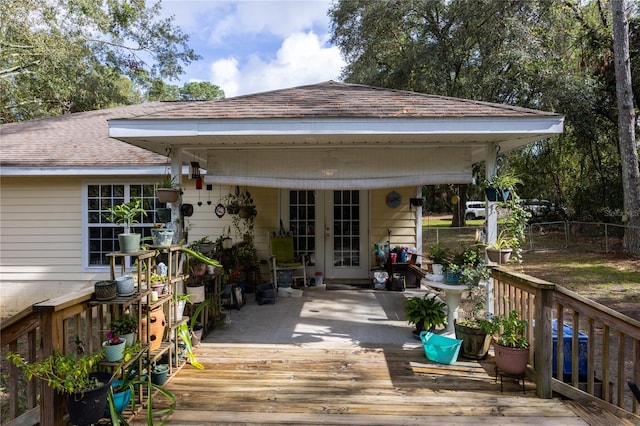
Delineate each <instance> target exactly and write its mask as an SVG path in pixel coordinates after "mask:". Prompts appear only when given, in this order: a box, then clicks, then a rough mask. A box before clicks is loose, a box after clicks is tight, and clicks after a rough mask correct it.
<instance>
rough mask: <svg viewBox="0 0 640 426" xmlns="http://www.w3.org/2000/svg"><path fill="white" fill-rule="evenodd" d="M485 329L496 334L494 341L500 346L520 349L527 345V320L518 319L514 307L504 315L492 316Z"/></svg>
mask: <svg viewBox="0 0 640 426" xmlns="http://www.w3.org/2000/svg"><path fill="white" fill-rule="evenodd" d="M485 331H487V333H488V334H492V335H496V334H498V336H497V339H496V341H497V342H498V344H499V345H500V346H507V347H510V348H522V349H525V348H528V347H529V340H528V339H527V337H526V334H527V321H526V320H523V319H520V316H519V315H518V311H516V310H515V309H514V310H512V311H511V312H509V314H507V315H505V316H498V315H496V316H494V317H493V318H492V319H491V322H490V323H489V324H487V325H486V327H485Z"/></svg>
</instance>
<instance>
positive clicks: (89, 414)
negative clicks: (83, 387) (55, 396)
mask: <svg viewBox="0 0 640 426" xmlns="http://www.w3.org/2000/svg"><path fill="white" fill-rule="evenodd" d="M90 377H95V378H97V379H98V380H99V381H100V382H102V383H103V384H102V386H99V387H97V388H95V389H91V390H88V391H85V392H78V393H71V394H68V395H67V410H68V411H69V420H70V421H71V423H72V424H74V425H76V426H84V425H91V424H94V423H97V422H98V420H100V419H101V418H102V415H103V414H104V410H105V407H106V406H107V395H108V392H109V386H111V374H109V373H92V374H90Z"/></svg>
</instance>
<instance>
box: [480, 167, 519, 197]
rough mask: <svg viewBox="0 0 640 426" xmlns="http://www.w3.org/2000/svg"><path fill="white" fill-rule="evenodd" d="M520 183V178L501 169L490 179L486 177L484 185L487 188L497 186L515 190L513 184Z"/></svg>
mask: <svg viewBox="0 0 640 426" xmlns="http://www.w3.org/2000/svg"><path fill="white" fill-rule="evenodd" d="M521 183H522V180H521V179H520V178H519V177H517V176H516V175H515V174H514V173H512V172H507V171H503V170H501V171H498V173H496V174H495V175H493V176H492V177H491V178H490V179H487V180H486V182H485V185H486V187H488V188H499V189H502V190H505V189H507V190H509V191H511V192H513V191H514V190H515V186H516V185H518V184H521Z"/></svg>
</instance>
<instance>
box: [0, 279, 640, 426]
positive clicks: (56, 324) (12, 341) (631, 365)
mask: <svg viewBox="0 0 640 426" xmlns="http://www.w3.org/2000/svg"><path fill="white" fill-rule="evenodd" d="M493 278H494V286H493V289H494V310H495V313H496V314H504V313H508V312H509V311H510V310H512V309H516V310H517V311H518V312H519V313H520V315H521V317H522V318H526V319H527V320H528V337H529V338H530V341H531V347H532V348H533V351H530V360H529V361H530V362H529V364H530V371H529V372H530V374H532V377H533V378H534V380H535V382H536V392H537V394H538V396H540V397H542V398H549V397H551V396H552V395H553V392H557V393H559V394H562V395H565V396H567V397H569V398H572V399H575V400H578V401H586V402H591V403H594V404H596V405H599V406H601V407H603V408H605V409H608V410H609V411H612V412H614V413H616V415H618V416H620V417H627V418H630V417H632V418H633V419H634V421H636V422H637V421H638V414H639V411H640V407H639V404H638V403H637V402H636V401H635V399H633V397H632V395H631V392H630V390H629V389H628V387H627V383H626V381H627V380H634V381H636V382H640V322H639V321H635V320H633V319H631V318H628V317H626V316H624V315H622V314H620V313H618V312H615V311H613V310H612V309H609V308H607V307H605V306H603V305H600V304H598V303H595V302H593V301H591V300H589V299H587V298H585V297H582V296H580V295H578V294H576V293H573V292H571V291H569V290H567V289H564V288H563V287H560V286H557V285H554V284H552V283H549V282H546V281H542V280H538V279H536V278H533V277H531V276H527V275H524V274H517V273H513V272H509V271H508V270H506V269H504V268H502V267H496V268H495V269H494V270H493ZM92 296H93V288H88V289H86V290H83V291H79V292H76V293H72V294H70V295H66V296H63V297H59V298H56V299H51V300H48V301H46V302H42V303H39V304H36V305H34V306H32V307H31V308H28V309H26V310H25V311H23V312H22V313H21V314H19V315H17V316H15V317H13V318H11V319H9V320H7V321H4V322H3V323H2V325H1V336H0V341H1V342H2V355H3V356H4V354H5V353H6V351H7V350H11V351H20V352H21V353H23V354H25V356H26V357H27V359H28V360H35V359H36V358H37V359H41V358H42V357H45V356H47V355H48V354H50V353H52V352H53V351H54V350H61V351H64V352H70V351H75V350H76V349H77V347H76V346H77V343H76V338H79V340H81V341H82V342H83V345H84V349H85V351H86V352H87V353H92V352H95V351H97V350H98V349H99V345H100V340H101V339H100V335H101V333H100V331H104V328H105V327H104V325H105V315H106V313H105V309H104V308H103V305H95V304H92V303H89V302H90V300H91V299H92ZM553 320H556V321H557V324H567V325H568V326H569V327H571V329H572V335H571V338H570V339H569V340H567V341H566V342H565V338H566V336H565V333H564V331H563V330H564V327H557V329H558V330H557V335H556V338H555V339H554V338H553V330H552V324H553V322H552V321H553ZM581 333H583V334H581ZM553 340H556V345H555V346H556V347H555V350H554V348H553ZM585 340H586V342H585ZM567 346H569V347H570V348H571V350H569V348H568V347H567ZM554 354H555V369H554V365H553V364H554V362H553V358H554ZM567 356H568V357H569V358H570V361H569V360H568V359H567V358H566V357H567ZM583 367H584V368H583ZM9 368H12V367H9ZM567 368H568V369H569V371H570V374H565V372H566V370H567ZM581 369H584V370H585V371H584V374H581V371H580V370H581ZM553 371H556V373H555V374H553ZM21 377H22V374H20V372H19V371H17V369H13V370H10V371H9V379H8V393H9V404H8V408H7V409H6V410H4V409H3V413H2V414H3V419H2V420H3V421H4V422H6V421H7V420H9V422H7V423H6V424H37V423H38V422H39V423H40V425H42V426H47V425H56V426H57V425H61V424H63V411H64V402H63V401H61V400H60V399H59V398H60V396H59V395H57V394H56V393H55V392H53V391H52V390H51V389H50V388H48V387H47V386H46V384H45V383H41V384H40V386H37V385H36V384H35V383H28V384H26V385H24V386H23V385H21V382H20V380H21ZM38 393H39V401H40V405H39V407H38V405H37V401H38ZM5 411H6V412H5ZM634 414H635V415H634ZM5 415H6V417H5ZM11 419H13V420H12V421H11ZM3 424H5V423H3Z"/></svg>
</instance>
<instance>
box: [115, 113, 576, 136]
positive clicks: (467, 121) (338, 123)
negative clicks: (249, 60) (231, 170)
mask: <svg viewBox="0 0 640 426" xmlns="http://www.w3.org/2000/svg"><path fill="white" fill-rule="evenodd" d="M562 129H563V118H562V117H560V116H555V115H554V116H544V117H518V118H514V117H455V118H313V119H310V118H304V119H278V118H270V119H233V120H230V119H211V120H196V119H187V120H184V119H183V120H164V119H156V120H148V119H134V120H131V119H120V120H110V121H109V136H110V137H112V138H116V139H122V140H126V138H162V137H180V136H191V137H193V136H216V135H220V136H222V135H225V136H229V135H238V136H247V135H254V136H257V137H259V136H261V135H283V136H285V135H324V134H326V135H334V134H342V135H359V134H393V135H402V134H425V135H451V134H459V135H465V134H468V135H473V134H485V133H486V134H496V133H498V134H501V133H504V134H511V133H514V132H515V133H520V134H530V133H533V134H540V133H542V134H549V135H551V134H560V133H562Z"/></svg>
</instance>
